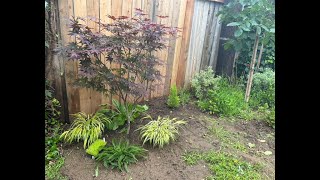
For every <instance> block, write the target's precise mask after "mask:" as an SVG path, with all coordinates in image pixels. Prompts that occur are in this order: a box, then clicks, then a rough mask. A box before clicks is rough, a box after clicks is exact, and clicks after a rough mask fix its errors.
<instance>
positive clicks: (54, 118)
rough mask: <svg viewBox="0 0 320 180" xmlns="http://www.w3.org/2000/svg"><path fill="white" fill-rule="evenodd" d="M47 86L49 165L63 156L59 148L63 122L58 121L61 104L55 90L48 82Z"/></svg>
mask: <svg viewBox="0 0 320 180" xmlns="http://www.w3.org/2000/svg"><path fill="white" fill-rule="evenodd" d="M45 85H46V86H45V163H46V164H48V163H49V162H51V163H52V162H54V161H55V160H57V159H58V158H59V157H60V156H61V155H60V151H59V148H58V143H59V134H60V133H61V122H59V120H58V118H59V115H60V111H59V108H60V103H59V101H58V100H57V99H55V98H54V97H53V92H54V89H53V88H52V87H51V86H50V82H49V81H48V80H46V84H45Z"/></svg>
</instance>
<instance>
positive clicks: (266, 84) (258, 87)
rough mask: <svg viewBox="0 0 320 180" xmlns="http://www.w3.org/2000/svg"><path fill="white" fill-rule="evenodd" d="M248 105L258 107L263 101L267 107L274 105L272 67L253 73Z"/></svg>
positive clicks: (273, 74) (273, 75)
mask: <svg viewBox="0 0 320 180" xmlns="http://www.w3.org/2000/svg"><path fill="white" fill-rule="evenodd" d="M249 103H250V106H252V107H256V108H257V107H259V106H263V105H264V104H265V103H267V104H268V106H269V107H274V105H275V73H274V71H273V70H272V69H269V68H266V69H265V70H264V71H262V72H257V73H255V74H254V75H253V81H252V94H251V98H250V101H249Z"/></svg>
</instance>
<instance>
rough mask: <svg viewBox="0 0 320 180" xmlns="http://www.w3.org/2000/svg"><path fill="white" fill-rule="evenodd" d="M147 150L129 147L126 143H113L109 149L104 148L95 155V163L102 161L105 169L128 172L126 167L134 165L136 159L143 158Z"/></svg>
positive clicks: (134, 146) (133, 146)
mask: <svg viewBox="0 0 320 180" xmlns="http://www.w3.org/2000/svg"><path fill="white" fill-rule="evenodd" d="M146 151H147V150H145V149H143V148H142V147H140V146H136V145H130V144H129V142H128V141H126V142H123V141H121V140H120V141H118V142H116V141H114V140H112V144H111V146H109V147H104V148H103V149H102V151H101V152H100V153H99V154H98V155H97V158H96V160H97V161H103V165H104V166H105V167H111V168H112V169H114V168H117V169H119V170H120V171H124V170H125V171H128V165H129V164H132V163H136V162H137V161H138V158H140V157H144V156H145V153H146Z"/></svg>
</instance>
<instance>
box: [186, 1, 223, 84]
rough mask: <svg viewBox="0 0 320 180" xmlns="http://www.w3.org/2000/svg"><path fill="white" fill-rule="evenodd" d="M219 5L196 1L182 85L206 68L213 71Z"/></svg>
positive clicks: (216, 46)
mask: <svg viewBox="0 0 320 180" xmlns="http://www.w3.org/2000/svg"><path fill="white" fill-rule="evenodd" d="M221 5H222V4H221V3H216V2H212V1H207V0H196V1H195V4H194V15H193V20H192V27H191V28H192V29H191V35H190V45H189V53H188V58H187V62H186V73H185V77H184V78H185V79H184V84H185V86H186V85H188V84H190V81H191V79H192V78H193V76H194V74H195V73H197V72H199V71H200V70H201V69H204V68H205V67H207V66H212V69H213V70H215V67H216V63H217V54H218V48H219V46H218V45H219V35H220V30H221V23H220V22H219V18H218V17H217V13H218V11H219V9H220V7H221Z"/></svg>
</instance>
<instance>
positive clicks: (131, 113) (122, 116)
mask: <svg viewBox="0 0 320 180" xmlns="http://www.w3.org/2000/svg"><path fill="white" fill-rule="evenodd" d="M112 104H113V107H114V109H113V110H111V109H109V108H108V107H107V106H108V105H107V104H104V105H101V106H102V108H101V109H100V110H98V113H102V114H104V115H105V116H107V117H110V120H111V122H110V123H108V124H106V127H107V129H108V130H116V129H118V128H119V127H120V126H123V125H124V124H125V122H126V121H127V120H128V118H129V120H130V121H129V122H132V121H134V120H135V119H136V118H138V117H139V116H140V115H141V114H143V113H144V112H146V111H147V110H148V109H149V107H148V106H147V105H139V104H137V105H134V104H130V103H125V104H120V103H119V101H117V100H115V99H113V100H112ZM127 123H128V121H127Z"/></svg>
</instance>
